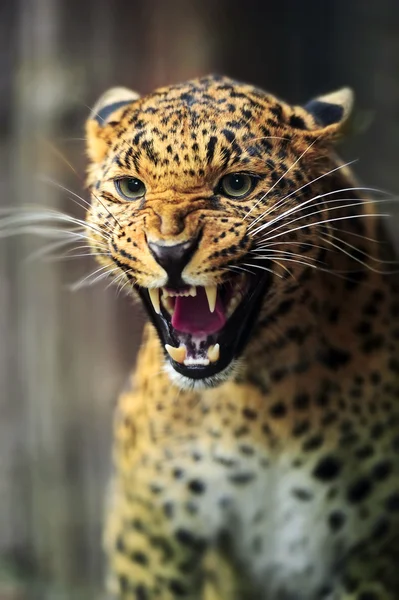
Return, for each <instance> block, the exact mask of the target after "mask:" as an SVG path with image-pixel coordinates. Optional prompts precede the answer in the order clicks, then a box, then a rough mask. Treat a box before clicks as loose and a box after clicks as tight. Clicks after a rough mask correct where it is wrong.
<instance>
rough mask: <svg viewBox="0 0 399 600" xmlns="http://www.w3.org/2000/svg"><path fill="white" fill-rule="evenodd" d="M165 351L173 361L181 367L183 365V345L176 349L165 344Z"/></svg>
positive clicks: (185, 352)
mask: <svg viewBox="0 0 399 600" xmlns="http://www.w3.org/2000/svg"><path fill="white" fill-rule="evenodd" d="M165 350H166V352H167V353H168V354H169V356H170V357H171V358H173V360H174V361H176V362H178V363H180V364H181V365H182V364H183V363H184V359H185V358H186V355H187V351H186V347H185V345H184V344H183V345H182V346H179V347H178V348H175V347H174V346H170V345H169V344H165Z"/></svg>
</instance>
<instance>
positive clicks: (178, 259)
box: [148, 238, 198, 288]
mask: <svg viewBox="0 0 399 600" xmlns="http://www.w3.org/2000/svg"><path fill="white" fill-rule="evenodd" d="M148 246H149V248H150V250H151V252H152V254H153V256H154V258H155V260H156V261H157V263H159V264H160V265H161V267H162V268H163V269H165V271H166V272H167V274H168V282H167V285H168V286H169V287H173V288H180V287H184V286H185V285H187V284H186V283H184V281H183V280H182V278H181V274H182V271H183V269H184V267H185V266H186V265H187V264H188V263H189V262H190V259H191V257H192V256H193V254H194V252H195V250H196V249H197V247H198V238H193V239H191V240H189V241H188V242H183V243H181V244H174V245H173V246H165V245H164V244H162V243H159V242H158V243H157V242H148Z"/></svg>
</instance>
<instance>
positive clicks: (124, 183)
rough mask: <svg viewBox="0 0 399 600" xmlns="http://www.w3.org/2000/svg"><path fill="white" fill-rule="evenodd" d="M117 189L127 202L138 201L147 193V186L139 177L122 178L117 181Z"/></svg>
mask: <svg viewBox="0 0 399 600" xmlns="http://www.w3.org/2000/svg"><path fill="white" fill-rule="evenodd" d="M115 187H116V189H117V191H118V192H119V194H120V195H121V196H122V198H125V200H138V199H139V198H142V197H143V196H144V194H145V192H146V189H145V185H144V183H143V182H142V181H140V179H137V177H122V178H121V179H117V180H116V181H115Z"/></svg>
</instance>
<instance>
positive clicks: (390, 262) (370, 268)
mask: <svg viewBox="0 0 399 600" xmlns="http://www.w3.org/2000/svg"><path fill="white" fill-rule="evenodd" d="M322 239H323V240H324V241H325V242H326V243H327V244H331V246H334V248H336V249H337V250H339V251H340V252H343V253H344V254H346V255H347V256H349V257H350V258H351V259H352V260H354V261H356V262H357V263H359V264H361V265H363V266H364V267H366V268H367V269H368V270H369V271H373V273H378V274H380V275H388V274H391V275H392V274H394V273H399V269H398V270H396V271H383V270H381V269H376V268H375V267H373V266H371V265H370V264H369V263H366V262H365V261H364V260H362V259H361V258H359V257H358V256H354V255H353V254H351V253H350V252H349V251H347V250H345V249H344V248H341V246H339V245H338V244H335V243H334V242H333V241H332V240H331V239H329V238H327V237H325V236H322ZM340 241H343V240H340ZM351 247H352V248H354V247H353V246H351ZM355 250H357V248H355ZM366 256H367V257H368V258H371V259H372V260H376V261H377V262H378V259H373V258H372V257H369V256H368V255H366ZM380 262H381V263H386V264H396V265H399V262H398V261H380Z"/></svg>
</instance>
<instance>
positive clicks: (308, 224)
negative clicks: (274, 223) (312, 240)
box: [263, 213, 389, 241]
mask: <svg viewBox="0 0 399 600" xmlns="http://www.w3.org/2000/svg"><path fill="white" fill-rule="evenodd" d="M371 217H389V214H387V213H370V214H365V215H345V216H344V217H334V218H332V219H323V220H322V221H315V222H314V223H307V224H306V225H301V226H300V227H294V228H293V229H287V230H286V231H282V232H280V233H277V234H275V235H272V236H270V237H266V238H263V241H265V240H273V239H276V238H278V237H281V236H282V235H286V234H287V233H292V232H294V231H299V230H300V229H305V227H315V226H316V225H322V224H324V223H333V222H335V221H346V220H348V219H365V218H367V219H368V218H371Z"/></svg>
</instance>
